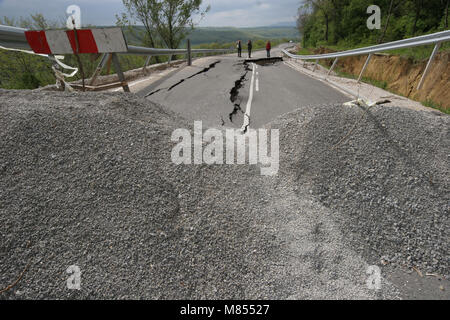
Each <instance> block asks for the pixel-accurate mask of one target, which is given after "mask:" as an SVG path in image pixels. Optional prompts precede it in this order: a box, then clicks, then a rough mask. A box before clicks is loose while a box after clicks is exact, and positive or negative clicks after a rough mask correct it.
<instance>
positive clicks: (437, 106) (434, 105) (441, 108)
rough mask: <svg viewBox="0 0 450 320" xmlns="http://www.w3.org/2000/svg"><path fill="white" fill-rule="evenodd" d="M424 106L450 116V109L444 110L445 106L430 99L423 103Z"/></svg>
mask: <svg viewBox="0 0 450 320" xmlns="http://www.w3.org/2000/svg"><path fill="white" fill-rule="evenodd" d="M422 104H423V105H424V106H425V107H428V108H433V109H436V110H439V111H442V112H443V113H445V114H450V109H446V108H444V106H443V105H442V104H440V103H437V102H434V101H433V100H430V99H428V100H425V101H423V102H422Z"/></svg>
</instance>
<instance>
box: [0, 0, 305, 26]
mask: <svg viewBox="0 0 450 320" xmlns="http://www.w3.org/2000/svg"><path fill="white" fill-rule="evenodd" d="M203 2H204V4H203V5H202V6H203V8H206V6H207V5H211V11H210V12H209V13H208V14H207V15H206V16H205V18H204V19H203V20H202V21H201V22H200V25H201V26H235V27H254V26H266V25H273V24H278V23H283V22H291V21H294V20H295V17H294V16H295V14H296V12H297V8H298V6H299V5H300V2H301V0H204V1H203ZM72 4H75V5H78V6H80V8H81V14H82V22H83V24H84V25H86V24H93V25H113V24H114V23H115V21H116V19H115V15H116V14H119V13H121V12H124V11H125V8H124V6H123V3H122V0H51V1H48V0H0V15H1V16H7V17H16V18H18V17H21V16H22V17H26V16H29V15H30V14H32V13H42V14H43V15H44V16H45V17H47V18H48V19H53V20H56V19H58V20H61V19H63V18H65V17H66V8H67V7H68V6H69V5H72Z"/></svg>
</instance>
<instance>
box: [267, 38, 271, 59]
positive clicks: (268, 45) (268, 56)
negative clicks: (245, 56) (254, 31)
mask: <svg viewBox="0 0 450 320" xmlns="http://www.w3.org/2000/svg"><path fill="white" fill-rule="evenodd" d="M271 49H272V44H271V43H270V41H267V43H266V50H267V58H270V50H271Z"/></svg>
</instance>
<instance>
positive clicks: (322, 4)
mask: <svg viewBox="0 0 450 320" xmlns="http://www.w3.org/2000/svg"><path fill="white" fill-rule="evenodd" d="M308 2H309V3H310V4H311V6H312V7H313V8H314V9H315V10H318V11H320V12H321V13H322V15H323V17H324V19H325V41H326V42H328V39H329V30H330V19H331V16H332V14H333V7H332V5H331V2H330V1H329V0H308Z"/></svg>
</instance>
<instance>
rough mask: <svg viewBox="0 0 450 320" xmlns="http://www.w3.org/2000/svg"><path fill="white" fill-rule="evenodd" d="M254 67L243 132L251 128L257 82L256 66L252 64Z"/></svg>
mask: <svg viewBox="0 0 450 320" xmlns="http://www.w3.org/2000/svg"><path fill="white" fill-rule="evenodd" d="M252 66H253V72H252V81H251V82H250V94H249V96H248V101H247V109H246V111H245V115H244V124H243V125H242V129H241V130H242V132H245V131H247V130H248V128H249V127H250V115H251V111H252V102H253V84H254V82H255V70H256V64H254V63H252Z"/></svg>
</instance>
